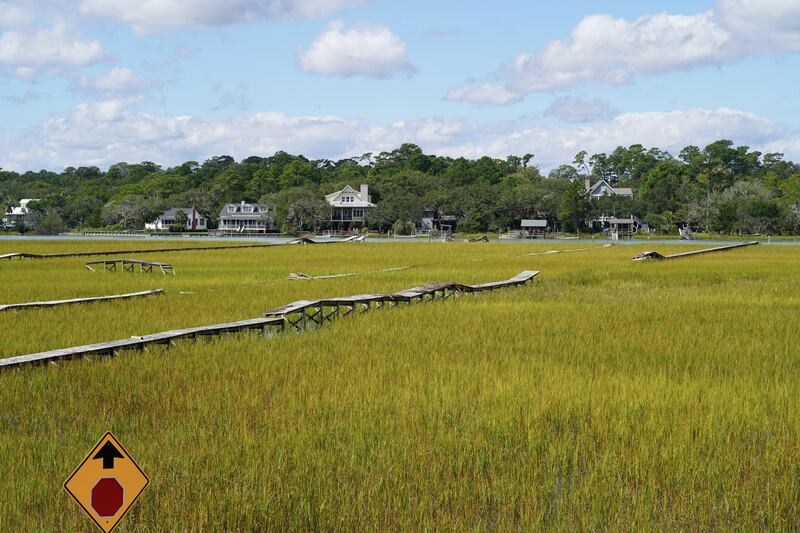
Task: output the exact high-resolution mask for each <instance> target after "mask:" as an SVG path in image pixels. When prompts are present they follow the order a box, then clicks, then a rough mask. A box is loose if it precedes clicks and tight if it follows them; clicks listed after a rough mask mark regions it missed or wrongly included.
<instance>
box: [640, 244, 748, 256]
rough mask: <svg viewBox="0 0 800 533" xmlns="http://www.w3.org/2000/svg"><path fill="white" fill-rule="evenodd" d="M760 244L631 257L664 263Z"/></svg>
mask: <svg viewBox="0 0 800 533" xmlns="http://www.w3.org/2000/svg"><path fill="white" fill-rule="evenodd" d="M756 244H760V243H759V242H758V241H750V242H740V243H736V244H726V245H725V246H715V247H714V248H704V249H702V250H690V251H688V252H681V253H678V254H672V255H661V254H660V253H658V252H642V253H640V254H636V255H635V256H633V260H634V261H649V260H652V261H666V260H669V259H680V258H681V257H689V256H692V255H701V254H710V253H714V252H724V251H727V250H736V249H737V248H744V247H746V246H754V245H756Z"/></svg>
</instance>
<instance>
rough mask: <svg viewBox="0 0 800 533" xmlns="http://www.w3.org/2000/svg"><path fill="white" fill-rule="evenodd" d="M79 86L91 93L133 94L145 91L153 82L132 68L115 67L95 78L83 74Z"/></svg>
mask: <svg viewBox="0 0 800 533" xmlns="http://www.w3.org/2000/svg"><path fill="white" fill-rule="evenodd" d="M78 86H79V87H80V88H81V89H83V90H84V91H86V92H89V93H96V94H131V93H137V92H142V91H145V90H147V89H149V88H150V87H152V86H153V84H152V82H150V81H148V80H146V79H145V78H143V77H141V76H138V75H137V74H135V73H134V72H133V71H132V70H130V69H127V68H121V67H114V68H112V69H111V70H110V71H109V72H108V73H107V74H105V75H103V76H100V77H98V78H95V79H93V80H92V79H88V78H86V77H85V76H82V77H81V78H80V79H79V81H78Z"/></svg>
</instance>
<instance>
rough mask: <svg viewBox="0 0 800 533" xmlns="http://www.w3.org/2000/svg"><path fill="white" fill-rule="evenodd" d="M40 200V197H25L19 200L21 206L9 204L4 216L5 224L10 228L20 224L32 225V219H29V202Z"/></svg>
mask: <svg viewBox="0 0 800 533" xmlns="http://www.w3.org/2000/svg"><path fill="white" fill-rule="evenodd" d="M38 201H39V199H38V198H25V199H24V200H20V201H19V206H9V207H8V208H7V209H6V213H5V217H4V218H3V225H4V226H6V227H9V228H14V227H17V226H18V225H19V224H22V225H23V226H25V227H28V226H29V225H30V221H29V220H28V213H29V211H28V204H29V203H31V202H38Z"/></svg>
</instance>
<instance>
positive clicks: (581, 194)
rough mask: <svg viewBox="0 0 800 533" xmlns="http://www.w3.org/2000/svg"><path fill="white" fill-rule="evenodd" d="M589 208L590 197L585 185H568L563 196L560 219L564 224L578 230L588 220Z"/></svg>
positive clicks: (559, 211)
mask: <svg viewBox="0 0 800 533" xmlns="http://www.w3.org/2000/svg"><path fill="white" fill-rule="evenodd" d="M589 208H590V204H589V195H588V194H587V192H586V189H585V188H584V186H583V183H581V182H580V181H573V182H571V183H570V184H569V185H567V187H566V189H565V190H564V193H563V194H562V195H561V203H560V205H559V210H558V218H559V220H561V221H562V222H566V223H569V224H571V226H572V228H573V229H575V230H578V229H579V228H580V227H581V226H582V225H583V223H584V221H585V220H586V216H587V215H588V213H589Z"/></svg>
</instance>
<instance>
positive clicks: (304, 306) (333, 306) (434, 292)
mask: <svg viewBox="0 0 800 533" xmlns="http://www.w3.org/2000/svg"><path fill="white" fill-rule="evenodd" d="M538 274H539V272H538V271H533V270H528V271H525V272H520V273H519V274H517V275H516V276H514V277H513V278H511V279H508V280H503V281H492V282H489V283H481V284H478V285H465V284H463V283H455V282H445V283H427V284H425V285H422V286H419V287H412V288H410V289H406V290H404V291H399V292H395V293H392V294H359V295H356V296H345V297H341V298H326V299H320V300H299V301H296V302H293V303H290V304H288V305H284V306H282V307H278V308H277V309H273V310H271V311H268V312H267V313H266V314H265V316H266V317H269V318H279V317H280V318H284V319H285V320H286V324H287V325H288V326H291V327H293V328H294V329H296V330H302V329H304V328H306V327H308V326H312V327H313V326H321V325H322V324H323V323H325V322H332V321H333V320H335V319H337V318H339V317H344V316H347V315H349V314H352V313H354V312H356V311H361V312H366V311H370V310H372V309H381V308H383V307H384V306H386V305H389V306H397V305H400V304H411V303H415V302H432V301H434V300H447V299H449V298H451V297H453V296H457V295H459V294H461V293H475V292H482V291H493V290H497V289H503V288H508V287H519V286H523V285H525V284H527V283H532V282H533V279H534V278H535V277H536V276H537V275H538Z"/></svg>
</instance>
